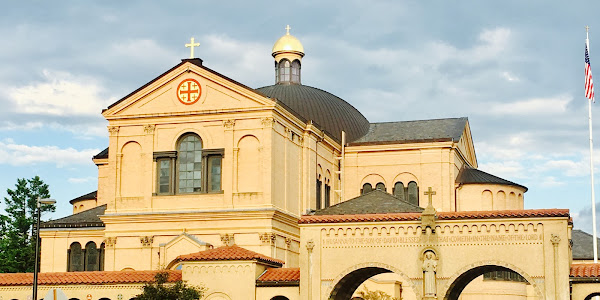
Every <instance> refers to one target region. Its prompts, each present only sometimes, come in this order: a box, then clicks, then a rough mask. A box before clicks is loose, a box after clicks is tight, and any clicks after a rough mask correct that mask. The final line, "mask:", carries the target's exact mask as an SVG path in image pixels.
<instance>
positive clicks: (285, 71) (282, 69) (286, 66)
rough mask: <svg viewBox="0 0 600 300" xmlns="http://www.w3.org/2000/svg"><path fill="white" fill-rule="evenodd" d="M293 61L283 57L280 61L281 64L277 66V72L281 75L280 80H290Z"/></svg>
mask: <svg viewBox="0 0 600 300" xmlns="http://www.w3.org/2000/svg"><path fill="white" fill-rule="evenodd" d="M290 69H291V63H290V61H289V60H287V59H282V60H280V61H279V65H278V66H277V74H278V75H279V81H278V82H290V74H291V70H290Z"/></svg>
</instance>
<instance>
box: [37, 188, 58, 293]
mask: <svg viewBox="0 0 600 300" xmlns="http://www.w3.org/2000/svg"><path fill="white" fill-rule="evenodd" d="M36 203H37V220H36V222H37V227H36V235H35V262H34V264H33V270H34V271H33V299H32V300H37V292H38V291H37V286H38V261H39V260H40V219H41V217H42V213H41V211H42V209H41V208H42V204H55V203H56V200H54V199H49V198H45V199H41V198H40V197H38V198H37V201H36Z"/></svg>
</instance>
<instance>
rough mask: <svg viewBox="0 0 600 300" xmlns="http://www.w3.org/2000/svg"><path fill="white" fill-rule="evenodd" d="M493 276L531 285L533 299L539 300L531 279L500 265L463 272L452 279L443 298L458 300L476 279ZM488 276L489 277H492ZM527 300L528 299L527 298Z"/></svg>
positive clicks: (478, 267)
mask: <svg viewBox="0 0 600 300" xmlns="http://www.w3.org/2000/svg"><path fill="white" fill-rule="evenodd" d="M493 274H506V275H507V278H512V279H514V280H515V281H519V280H520V281H522V282H523V283H524V284H531V285H533V286H534V289H533V293H534V295H532V296H534V297H536V298H534V299H539V296H540V293H539V291H538V290H537V288H536V287H535V282H532V281H531V278H528V276H526V275H525V274H522V273H521V272H517V271H516V270H513V269H511V268H509V267H507V266H500V265H493V264H484V265H481V266H476V267H473V268H471V269H469V270H467V271H465V272H463V273H462V274H460V275H459V276H457V277H456V278H454V280H453V281H452V283H451V284H450V286H449V287H448V289H447V291H446V294H445V296H444V299H445V300H458V299H459V297H460V295H461V293H462V292H463V291H464V290H465V288H466V287H467V286H468V285H469V284H470V283H471V282H473V281H474V280H475V279H476V278H478V277H480V276H483V277H484V278H485V277H486V276H490V275H492V276H493ZM492 276H490V277H492ZM498 284H502V283H501V282H498ZM528 299H529V298H528Z"/></svg>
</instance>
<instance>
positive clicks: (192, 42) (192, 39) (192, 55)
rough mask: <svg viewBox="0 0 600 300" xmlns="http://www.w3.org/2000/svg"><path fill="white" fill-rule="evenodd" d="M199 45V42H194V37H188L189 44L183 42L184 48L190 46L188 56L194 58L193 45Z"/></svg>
mask: <svg viewBox="0 0 600 300" xmlns="http://www.w3.org/2000/svg"><path fill="white" fill-rule="evenodd" d="M198 46H200V43H194V38H191V39H190V43H189V44H185V47H186V48H188V47H189V48H191V49H190V58H194V47H198Z"/></svg>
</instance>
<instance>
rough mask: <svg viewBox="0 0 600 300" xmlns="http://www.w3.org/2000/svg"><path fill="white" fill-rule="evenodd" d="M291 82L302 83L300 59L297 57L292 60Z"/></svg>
mask: <svg viewBox="0 0 600 300" xmlns="http://www.w3.org/2000/svg"><path fill="white" fill-rule="evenodd" d="M290 82H291V83H297V84H300V61H299V60H297V59H296V60H294V61H293V62H292V79H291V81H290Z"/></svg>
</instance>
